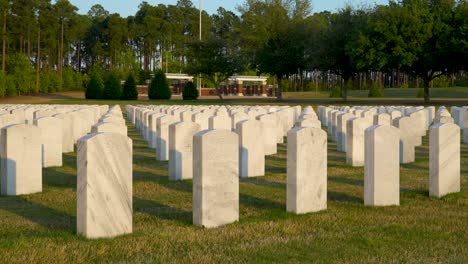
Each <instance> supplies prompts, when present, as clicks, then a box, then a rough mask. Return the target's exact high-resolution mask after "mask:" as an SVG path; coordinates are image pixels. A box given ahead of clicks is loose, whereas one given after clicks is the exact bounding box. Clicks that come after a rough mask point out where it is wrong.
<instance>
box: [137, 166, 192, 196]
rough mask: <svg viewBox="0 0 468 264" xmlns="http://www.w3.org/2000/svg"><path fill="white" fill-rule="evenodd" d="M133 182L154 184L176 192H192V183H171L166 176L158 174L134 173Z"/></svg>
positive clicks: (188, 181) (184, 181)
mask: <svg viewBox="0 0 468 264" xmlns="http://www.w3.org/2000/svg"><path fill="white" fill-rule="evenodd" d="M134 172H135V173H134V176H133V180H134V181H141V182H153V183H156V184H158V185H160V186H162V187H164V188H169V189H172V190H175V191H182V192H188V193H191V192H192V181H190V180H183V181H171V180H169V177H168V176H166V175H160V174H156V173H150V172H143V171H134Z"/></svg>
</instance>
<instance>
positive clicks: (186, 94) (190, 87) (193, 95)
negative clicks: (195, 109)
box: [182, 82, 199, 100]
mask: <svg viewBox="0 0 468 264" xmlns="http://www.w3.org/2000/svg"><path fill="white" fill-rule="evenodd" d="M198 96H199V93H198V90H197V87H195V84H193V82H187V83H185V85H184V91H183V92H182V98H183V99H184V100H197V98H198Z"/></svg>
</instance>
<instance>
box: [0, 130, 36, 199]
mask: <svg viewBox="0 0 468 264" xmlns="http://www.w3.org/2000/svg"><path fill="white" fill-rule="evenodd" d="M0 133H1V136H0V157H1V187H2V188H1V194H2V195H24V194H32V193H37V192H41V191H42V147H41V129H40V128H38V127H36V126H33V125H25V124H14V125H9V126H6V127H3V128H2V129H1V132H0Z"/></svg>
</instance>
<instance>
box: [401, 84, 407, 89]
mask: <svg viewBox="0 0 468 264" xmlns="http://www.w3.org/2000/svg"><path fill="white" fill-rule="evenodd" d="M400 88H401V89H408V88H409V85H408V83H404V84H402V85H400Z"/></svg>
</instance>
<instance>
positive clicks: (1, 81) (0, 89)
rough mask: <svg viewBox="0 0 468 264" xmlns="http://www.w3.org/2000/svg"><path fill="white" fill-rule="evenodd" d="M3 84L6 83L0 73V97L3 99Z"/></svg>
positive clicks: (4, 91)
mask: <svg viewBox="0 0 468 264" xmlns="http://www.w3.org/2000/svg"><path fill="white" fill-rule="evenodd" d="M5 82H6V76H5V75H4V74H3V73H2V72H0V97H4V96H5V93H6V90H5Z"/></svg>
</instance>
